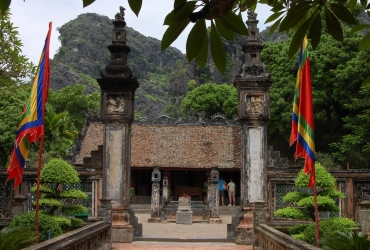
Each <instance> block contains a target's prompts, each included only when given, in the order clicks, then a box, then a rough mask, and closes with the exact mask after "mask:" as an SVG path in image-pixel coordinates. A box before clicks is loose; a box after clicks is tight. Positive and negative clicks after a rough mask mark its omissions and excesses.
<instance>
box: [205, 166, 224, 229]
mask: <svg viewBox="0 0 370 250" xmlns="http://www.w3.org/2000/svg"><path fill="white" fill-rule="evenodd" d="M218 180H219V172H218V170H217V167H213V168H212V171H211V177H210V182H211V185H209V186H208V187H210V188H208V195H209V200H208V207H209V210H210V212H211V216H210V217H211V218H210V219H209V223H211V224H213V223H222V220H221V219H220V217H219V214H218V208H219V200H220V195H219V192H218Z"/></svg>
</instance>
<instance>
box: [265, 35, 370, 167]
mask: <svg viewBox="0 0 370 250" xmlns="http://www.w3.org/2000/svg"><path fill="white" fill-rule="evenodd" d="M360 40H361V36H360V35H356V34H352V33H351V32H350V31H349V29H348V28H344V41H343V43H339V42H338V41H336V40H334V39H333V38H331V37H330V36H329V35H327V34H326V33H323V34H322V37H321V41H322V42H321V43H320V45H319V46H318V47H317V49H316V50H315V51H313V50H311V48H309V51H310V60H311V61H310V62H311V72H312V73H311V78H312V86H313V104H314V111H315V148H316V151H317V152H321V153H323V154H332V153H335V154H334V156H335V158H334V159H332V160H330V159H328V158H327V157H326V156H325V157H324V158H325V159H327V160H329V161H328V162H325V161H323V158H320V156H321V155H320V154H318V161H319V162H320V163H322V164H324V165H325V166H326V167H328V166H329V165H332V163H331V161H337V160H338V159H339V160H340V163H341V164H343V163H344V164H345V163H346V161H345V159H349V158H350V160H351V162H350V163H351V165H354V164H355V163H356V165H357V166H358V167H360V166H362V167H366V166H367V162H370V161H368V160H367V161H366V157H367V156H369V154H367V153H362V148H361V146H365V143H364V142H365V141H368V140H366V136H367V135H368V134H366V124H367V123H366V121H365V122H361V121H359V120H357V122H356V129H354V131H358V132H360V131H364V133H363V134H362V133H361V135H363V136H364V137H363V138H365V139H364V140H363V141H362V140H356V138H358V135H356V134H354V133H353V132H351V129H350V128H349V127H348V125H347V124H348V123H352V124H353V123H354V122H355V121H356V119H355V120H352V119H353V118H354V117H355V116H356V115H358V114H359V113H360V112H362V111H363V112H364V113H366V107H367V104H366V103H368V101H367V100H368V98H367V97H366V95H364V93H362V92H360V88H361V84H362V82H363V81H364V79H366V77H368V74H369V70H368V69H367V68H366V67H364V65H366V63H367V61H370V53H369V52H368V51H360V52H358V51H357V46H358V44H359V42H360ZM264 45H265V47H264V49H263V50H262V53H261V59H262V60H263V61H264V62H265V64H266V68H267V70H268V71H269V72H270V74H271V77H272V80H273V82H274V84H272V85H271V87H270V100H271V105H270V112H271V116H270V119H269V121H268V128H269V129H268V136H269V138H270V139H269V143H270V144H271V145H274V146H276V147H281V148H282V149H284V150H283V151H284V153H285V152H286V151H288V150H289V148H288V142H289V135H290V129H291V128H290V126H288V125H287V124H290V123H291V113H292V100H293V94H294V93H293V92H294V85H295V81H296V73H297V61H296V59H293V60H288V58H287V56H286V54H287V52H288V49H289V42H279V43H265V44H264ZM353 100H355V102H354V101H353ZM356 100H358V102H357V104H358V105H354V106H351V107H352V108H351V109H350V108H349V106H348V105H352V103H354V104H356ZM360 103H361V104H360ZM346 116H347V117H348V118H345V117H346ZM343 118H345V119H343ZM347 133H351V134H353V136H352V137H351V142H352V143H344V141H341V139H342V137H343V135H345V134H347ZM282 139H283V140H282ZM338 142H339V143H338ZM332 143H338V144H336V145H337V146H338V147H334V146H331V145H333V144H332ZM291 149H292V150H294V148H293V147H292V148H291ZM342 152H343V154H342ZM358 152H360V153H361V156H362V157H358V154H359V153H358ZM290 154H291V153H289V155H290ZM351 155H353V157H350V156H351ZM347 157H349V158H347ZM356 159H357V160H356ZM359 161H361V163H360V162H359ZM332 167H333V165H332Z"/></svg>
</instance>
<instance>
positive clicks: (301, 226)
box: [288, 224, 310, 235]
mask: <svg viewBox="0 0 370 250" xmlns="http://www.w3.org/2000/svg"><path fill="white" fill-rule="evenodd" d="M308 225H310V224H298V225H294V226H292V227H290V228H288V233H289V235H293V234H300V233H302V232H303V231H304V230H305V229H306V228H307V227H308Z"/></svg>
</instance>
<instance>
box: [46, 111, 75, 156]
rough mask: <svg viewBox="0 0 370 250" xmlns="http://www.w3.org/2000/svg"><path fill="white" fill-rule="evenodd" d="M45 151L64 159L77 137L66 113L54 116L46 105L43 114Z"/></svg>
mask: <svg viewBox="0 0 370 250" xmlns="http://www.w3.org/2000/svg"><path fill="white" fill-rule="evenodd" d="M44 121H45V144H44V145H45V148H44V149H45V151H47V152H53V154H54V156H55V157H65V155H66V154H67V152H68V151H69V149H70V148H71V147H72V146H73V144H74V143H75V139H76V137H77V135H78V132H77V130H75V129H74V125H73V123H72V120H71V117H70V115H69V113H68V112H66V111H64V112H62V113H59V114H56V113H55V112H54V109H53V108H52V107H51V106H50V105H47V107H46V112H45V119H44Z"/></svg>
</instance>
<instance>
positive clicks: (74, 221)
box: [71, 218, 84, 228]
mask: <svg viewBox="0 0 370 250" xmlns="http://www.w3.org/2000/svg"><path fill="white" fill-rule="evenodd" d="M83 224H84V221H83V220H81V219H78V218H71V227H72V228H78V227H82V226H83Z"/></svg>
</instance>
